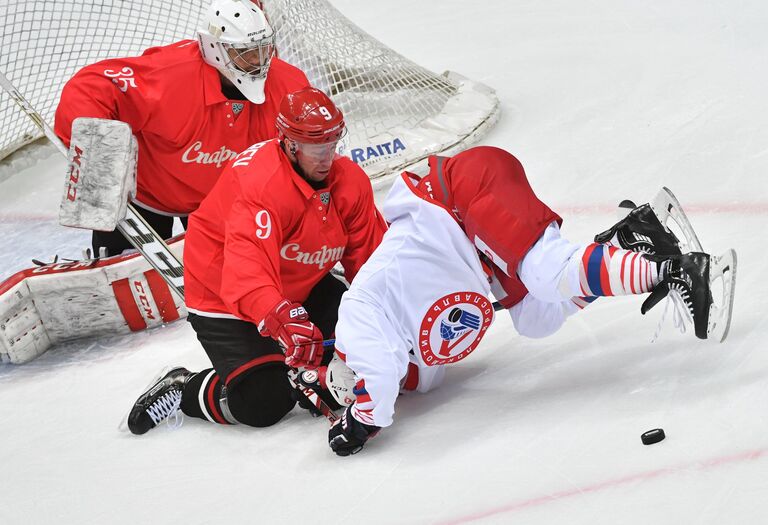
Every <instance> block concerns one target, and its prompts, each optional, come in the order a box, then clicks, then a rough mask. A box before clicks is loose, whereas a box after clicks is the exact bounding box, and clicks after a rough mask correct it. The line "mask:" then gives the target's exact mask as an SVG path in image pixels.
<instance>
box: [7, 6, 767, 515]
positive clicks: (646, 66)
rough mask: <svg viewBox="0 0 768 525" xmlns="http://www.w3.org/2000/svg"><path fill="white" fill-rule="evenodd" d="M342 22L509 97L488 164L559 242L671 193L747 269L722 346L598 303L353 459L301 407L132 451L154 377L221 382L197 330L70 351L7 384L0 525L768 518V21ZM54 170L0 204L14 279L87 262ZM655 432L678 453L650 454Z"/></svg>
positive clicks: (498, 18) (654, 316)
mask: <svg viewBox="0 0 768 525" xmlns="http://www.w3.org/2000/svg"><path fill="white" fill-rule="evenodd" d="M334 4H335V5H336V6H337V7H338V8H339V9H340V10H341V11H342V12H344V13H345V14H346V15H347V16H348V17H349V18H350V19H352V20H353V21H354V22H355V23H357V24H358V25H359V26H360V27H361V28H363V29H364V30H366V31H368V32H370V33H371V34H372V35H374V36H375V37H377V38H378V39H380V40H382V41H383V42H385V43H386V44H387V45H389V46H390V47H392V48H393V49H395V50H396V51H398V52H400V53H402V54H403V55H405V56H407V57H409V58H411V59H412V60H414V61H415V62H417V63H419V64H421V65H423V66H425V67H427V68H428V69H431V70H433V71H436V72H442V71H443V70H445V69H451V70H454V71H457V72H459V73H461V74H463V75H465V76H467V77H469V78H472V79H475V80H479V81H482V82H484V83H486V84H488V85H489V86H492V87H494V88H495V89H496V90H497V93H498V95H499V97H500V99H501V101H502V106H503V108H502V111H503V114H502V118H501V120H500V122H499V124H498V125H497V127H496V128H495V129H494V130H493V131H492V132H491V134H490V135H489V136H487V137H486V139H485V140H484V143H486V144H491V145H496V146H501V147H504V148H507V149H509V150H511V151H512V152H513V153H514V154H515V155H517V156H518V158H520V160H521V161H522V163H523V165H524V166H525V168H526V171H527V173H528V176H529V178H530V180H531V183H532V185H533V187H534V189H535V190H536V191H537V193H538V195H539V196H540V197H541V198H542V199H543V200H544V201H546V202H548V203H549V204H550V205H551V206H552V207H553V208H554V209H555V210H556V211H558V212H559V213H560V214H561V215H562V216H563V217H564V218H565V225H564V234H565V235H566V236H567V237H568V238H569V239H571V240H574V241H583V242H587V241H588V240H590V239H591V237H592V236H593V235H594V234H595V233H597V232H599V231H602V230H603V229H605V228H607V227H608V226H610V225H611V224H613V222H615V218H616V214H615V211H614V207H615V205H616V204H617V203H618V202H619V201H620V200H621V199H624V198H631V199H633V200H635V201H637V202H646V201H647V200H648V199H650V198H652V196H653V195H654V194H655V193H656V191H657V190H658V188H659V187H661V186H662V185H666V186H668V187H670V188H671V189H672V190H673V191H674V192H675V193H676V194H677V196H678V197H679V199H680V200H681V202H682V204H683V206H684V207H685V209H686V210H687V212H688V214H689V217H690V219H691V221H692V223H693V225H694V227H695V228H696V230H697V233H698V234H699V238H700V239H701V241H702V244H703V245H704V248H705V249H706V250H708V251H711V252H713V253H720V252H722V251H724V250H725V249H727V248H730V247H733V248H735V249H736V250H737V252H738V256H739V264H740V265H739V274H738V282H737V290H736V306H735V313H734V320H733V324H732V327H731V334H730V337H729V339H728V340H727V341H726V342H725V343H724V344H721V345H718V344H715V343H712V342H706V341H699V340H697V339H696V338H695V337H694V336H693V335H692V333H691V332H690V331H689V332H688V333H686V334H680V333H677V332H675V331H674V330H673V328H672V326H671V324H669V321H667V323H668V324H667V325H666V326H665V329H664V330H663V332H662V334H661V337H660V339H659V340H658V341H657V342H655V343H653V344H652V343H650V340H651V337H652V335H653V333H654V330H655V328H656V324H657V322H658V320H659V318H660V314H661V312H660V310H661V309H660V308H659V309H657V310H655V311H652V312H651V313H650V314H649V315H648V316H645V317H644V316H641V315H640V312H639V306H640V302H641V300H640V299H639V298H636V297H635V298H622V299H600V300H599V301H597V302H596V303H595V304H593V305H592V306H590V307H589V308H588V309H587V310H585V311H584V312H581V313H580V314H579V315H577V316H576V317H574V318H572V319H570V320H569V321H568V323H567V324H566V326H565V327H564V328H563V329H562V330H561V331H560V332H559V333H558V334H556V335H555V336H553V337H550V338H548V339H544V340H527V339H523V338H521V337H519V336H517V335H516V334H515V333H514V331H513V328H512V324H511V321H510V320H509V318H508V317H506V314H504V315H500V316H498V318H497V321H496V322H495V323H494V325H493V326H492V328H491V330H490V332H489V334H488V336H487V337H486V338H485V339H484V341H483V343H482V344H481V345H480V347H479V348H478V350H476V351H475V353H474V354H472V355H471V356H470V357H469V358H468V359H465V360H464V361H462V362H460V363H458V364H456V365H453V366H452V367H451V368H450V369H449V371H448V378H447V380H446V383H445V384H444V385H443V386H442V387H441V388H440V389H438V390H436V391H434V392H432V393H429V394H426V395H408V396H401V398H400V400H399V402H398V407H397V414H396V421H395V424H394V425H393V426H392V427H390V428H388V429H385V430H384V431H383V432H382V433H381V434H380V436H379V437H378V438H376V439H375V440H373V441H372V442H370V443H369V444H368V445H367V446H366V448H365V450H364V451H363V452H362V453H361V454H358V455H357V456H354V457H350V458H338V457H336V456H334V455H333V454H332V453H331V452H330V449H329V448H328V446H327V441H326V431H327V424H326V423H325V421H324V420H322V419H312V418H311V417H309V416H308V415H307V413H306V412H304V411H301V410H299V409H298V408H297V409H295V410H294V411H293V412H292V413H291V414H290V415H289V416H288V417H286V418H285V419H284V420H283V421H282V422H280V423H279V424H278V425H276V426H275V427H272V428H268V429H253V428H248V427H242V426H241V427H227V428H222V427H216V426H214V425H211V424H205V423H204V422H202V421H198V420H189V419H187V421H186V422H185V424H184V425H183V427H182V428H180V429H178V430H176V431H170V430H168V429H167V427H161V428H158V429H156V430H154V431H152V432H151V433H149V434H147V435H145V436H142V437H134V436H131V435H125V434H122V433H119V432H118V430H117V426H118V423H119V422H120V420H121V418H122V417H123V416H124V414H125V412H126V411H127V410H128V409H129V408H130V406H131V404H132V403H133V401H134V400H135V398H136V396H137V395H138V394H139V393H140V392H141V390H142V389H143V388H144V386H145V385H146V383H147V382H148V381H149V380H150V379H151V377H152V376H153V375H154V374H155V373H156V372H157V371H158V370H159V369H160V368H162V367H164V366H166V365H169V364H178V365H185V366H187V367H188V368H190V369H193V370H194V369H200V368H202V367H205V366H207V365H208V362H207V358H206V357H205V355H204V353H203V351H202V349H201V348H200V347H199V345H198V343H197V342H196V340H195V337H194V334H193V332H192V330H191V328H190V327H189V326H187V324H186V323H184V322H180V323H177V324H173V325H170V326H167V327H164V328H161V329H157V330H154V331H151V332H145V333H139V334H136V335H132V336H125V337H118V338H104V339H101V340H98V341H92V340H91V341H85V342H79V343H73V344H69V345H66V346H63V347H59V348H56V349H54V350H52V351H50V352H49V353H47V354H46V355H44V356H42V357H41V358H39V359H37V360H36V361H34V362H32V363H30V364H28V365H24V366H7V365H6V366H2V365H0V392H1V396H2V397H1V399H2V402H1V403H0V422H1V424H2V431H1V432H0V450H2V462H1V464H2V469H1V470H2V476H0V477H1V478H2V480H3V481H2V483H0V486H1V487H2V488H1V489H0V523H3V524H48V523H50V524H62V523H68V524H69V523H73V524H74V523H77V524H85V523H110V524H111V523H119V524H122V523H179V524H197V523H210V524H219V523H259V524H261V523H265V524H267V523H289V522H290V523H311V524H330V523H358V524H363V525H365V524H379V523H381V524H388V523H408V524H411V523H418V524H422V523H426V524H446V523H469V522H478V523H516V524H517V523H519V524H526V525H532V524H553V523H568V524H570V525H576V524H594V523H601V524H602V523H606V524H628V525H629V524H647V523H664V524H666V523H669V524H672V523H681V522H682V523H690V524H718V525H721V524H757V523H766V522H768V344H767V343H768V281H767V280H766V268H768V266H766V262H765V261H766V258H765V254H764V253H763V252H764V251H765V246H766V241H768V235H767V234H766V231H765V228H766V226H767V222H768V179H767V178H766V176H767V174H768V126H766V122H768V111H767V110H768V97H766V91H765V86H766V85H768V72H767V71H768V70H766V68H765V67H764V65H763V66H760V64H764V60H765V57H766V56H768V33H766V31H765V21H766V20H768V5H766V4H765V2H759V1H756V0H745V1H739V2H736V1H723V2H694V1H692V0H680V1H677V2H660V1H658V0H649V1H648V2H632V1H626V0H620V1H613V0H591V1H589V2H567V1H563V0H557V1H545V2H532V1H529V2H517V1H512V2H509V1H500V0H494V1H486V2H477V3H467V2H464V1H455V0H443V1H440V2H437V1H431V0H430V1H425V0H422V1H420V2H412V1H405V0H392V1H389V2H379V3H375V2H373V3H372V2H365V3H362V2H355V1H353V0H335V1H334ZM63 172H64V163H63V161H62V160H60V159H58V158H56V157H51V158H49V159H44V160H40V161H39V162H37V163H36V164H35V165H34V166H32V167H31V168H29V169H26V170H23V171H21V172H19V173H15V174H14V175H12V176H11V177H10V178H7V179H6V180H4V181H3V182H1V183H0V235H1V237H0V238H1V239H2V240H1V241H0V243H2V244H1V246H2V249H1V250H0V278H5V277H7V276H9V275H10V274H12V273H13V272H15V271H17V270H19V269H22V268H24V267H27V266H29V261H30V259H31V258H33V257H37V258H45V257H51V256H53V255H54V254H56V253H58V254H60V255H63V256H70V257H77V256H78V254H79V253H80V249H81V248H83V247H85V246H86V245H87V243H88V236H87V234H84V233H82V232H77V231H69V230H65V229H63V228H61V227H58V226H57V225H56V219H55V215H56V210H57V205H58V199H59V192H60V190H61V188H62V186H63V184H62V181H63ZM380 197H381V196H380ZM656 427H663V428H664V429H665V431H666V433H667V439H666V440H665V441H663V442H661V443H659V444H657V445H653V446H643V445H642V444H641V442H640V434H641V433H642V432H643V431H645V430H648V429H651V428H656Z"/></svg>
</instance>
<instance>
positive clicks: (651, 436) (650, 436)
mask: <svg viewBox="0 0 768 525" xmlns="http://www.w3.org/2000/svg"><path fill="white" fill-rule="evenodd" d="M665 437H667V436H666V434H664V429H661V428H654V429H653V430H649V431H648V432H643V434H642V435H641V436H640V439H642V440H643V445H653V444H654V443H658V442H659V441H661V440H663V439H664V438H665Z"/></svg>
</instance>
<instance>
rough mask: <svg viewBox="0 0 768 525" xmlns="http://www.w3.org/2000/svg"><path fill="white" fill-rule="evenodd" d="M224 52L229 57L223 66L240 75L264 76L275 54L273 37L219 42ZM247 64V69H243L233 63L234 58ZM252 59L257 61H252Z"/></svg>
mask: <svg viewBox="0 0 768 525" xmlns="http://www.w3.org/2000/svg"><path fill="white" fill-rule="evenodd" d="M221 46H222V48H223V49H224V53H225V54H226V56H227V57H228V58H229V60H228V61H227V63H226V64H224V67H226V68H227V69H229V70H230V71H233V72H234V73H238V74H241V75H247V76H249V77H255V78H266V76H267V71H269V64H270V62H272V57H273V56H274V55H275V37H274V36H270V37H267V38H262V39H261V40H259V41H258V42H253V43H248V44H227V43H223V42H222V44H221ZM238 58H239V59H240V60H242V62H244V63H246V64H248V66H249V67H248V69H243V68H242V67H241V66H239V65H237V64H236V63H235V60H236V59H238ZM254 59H256V60H258V63H254Z"/></svg>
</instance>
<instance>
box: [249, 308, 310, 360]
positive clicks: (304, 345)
mask: <svg viewBox="0 0 768 525" xmlns="http://www.w3.org/2000/svg"><path fill="white" fill-rule="evenodd" d="M259 332H260V333H261V335H263V336H268V337H271V338H272V339H275V340H276V341H277V342H278V343H280V345H282V347H283V349H284V350H285V364H286V365H288V366H290V367H293V368H299V367H304V368H310V369H312V368H317V367H318V366H320V362H321V361H322V359H323V334H322V332H320V329H319V328H317V326H315V325H314V323H312V321H310V320H309V315H307V311H306V310H305V309H304V307H303V306H301V305H300V304H299V303H292V302H290V301H288V300H287V299H284V300H282V301H280V302H279V303H278V304H277V305H276V306H275V308H274V310H273V311H272V312H270V313H269V314H267V316H266V317H265V318H264V320H263V321H262V322H261V323H259Z"/></svg>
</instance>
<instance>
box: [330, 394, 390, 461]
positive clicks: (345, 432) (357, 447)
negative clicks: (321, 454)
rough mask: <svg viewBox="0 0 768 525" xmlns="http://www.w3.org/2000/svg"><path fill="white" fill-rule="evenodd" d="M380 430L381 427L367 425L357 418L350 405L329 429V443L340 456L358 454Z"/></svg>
mask: <svg viewBox="0 0 768 525" xmlns="http://www.w3.org/2000/svg"><path fill="white" fill-rule="evenodd" d="M379 430H381V428H380V427H377V426H374V425H366V424H365V423H361V422H360V421H358V420H357V419H355V417H354V416H353V415H352V407H351V406H349V407H347V408H346V410H344V414H343V415H342V416H341V418H340V419H337V420H336V422H335V423H334V424H333V426H332V427H331V429H330V430H329V431H328V445H330V447H331V449H332V450H333V451H334V452H335V453H336V455H338V456H349V455H352V454H357V453H358V452H360V451H361V450H363V445H365V442H366V441H368V440H369V439H371V438H372V437H374V436H375V435H376V434H378V433H379Z"/></svg>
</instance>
